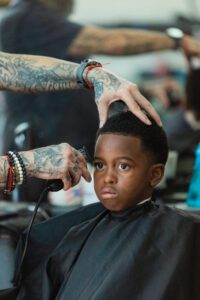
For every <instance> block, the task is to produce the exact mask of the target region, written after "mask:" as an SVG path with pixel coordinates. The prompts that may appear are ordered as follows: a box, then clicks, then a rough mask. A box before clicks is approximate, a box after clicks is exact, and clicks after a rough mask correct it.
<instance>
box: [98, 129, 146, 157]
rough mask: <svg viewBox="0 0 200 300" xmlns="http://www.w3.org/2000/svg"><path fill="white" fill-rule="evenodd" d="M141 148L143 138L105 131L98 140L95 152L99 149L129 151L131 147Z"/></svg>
mask: <svg viewBox="0 0 200 300" xmlns="http://www.w3.org/2000/svg"><path fill="white" fill-rule="evenodd" d="M132 148H135V149H138V150H139V149H141V139H140V138H139V137H134V136H130V135H123V134H118V133H116V134H115V133H104V134H101V135H99V137H98V138H97V141H96V146H95V154H96V153H97V152H99V151H106V152H107V153H109V151H122V152H125V153H126V152H129V151H130V149H132Z"/></svg>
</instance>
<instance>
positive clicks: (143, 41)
mask: <svg viewBox="0 0 200 300" xmlns="http://www.w3.org/2000/svg"><path fill="white" fill-rule="evenodd" d="M185 43H186V44H187V50H188V52H189V53H191V54H192V53H194V52H195V53H197V54H198V56H199V57H200V41H199V40H197V39H195V38H193V37H190V36H188V35H184V37H183V40H182V44H181V48H182V49H183V50H185ZM175 46H176V42H175V41H174V40H173V39H171V38H170V37H168V36H167V35H166V34H165V33H162V32H156V31H147V30H139V29H138V30H137V29H128V28H127V29H126V28H124V29H123V28H119V29H117V28H116V29H105V28H98V27H97V28H95V27H83V29H82V30H81V32H80V33H79V35H78V36H77V37H76V38H75V39H74V41H73V43H72V44H71V46H70V48H69V49H68V53H69V54H70V55H73V56H88V55H92V54H108V55H133V54H141V53H146V52H152V51H159V50H167V49H174V48H175Z"/></svg>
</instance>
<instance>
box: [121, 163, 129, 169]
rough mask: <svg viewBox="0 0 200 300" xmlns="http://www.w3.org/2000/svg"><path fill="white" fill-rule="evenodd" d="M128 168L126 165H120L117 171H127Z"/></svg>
mask: <svg viewBox="0 0 200 300" xmlns="http://www.w3.org/2000/svg"><path fill="white" fill-rule="evenodd" d="M128 168H129V166H128V165H127V164H126V163H120V164H119V169H120V170H128Z"/></svg>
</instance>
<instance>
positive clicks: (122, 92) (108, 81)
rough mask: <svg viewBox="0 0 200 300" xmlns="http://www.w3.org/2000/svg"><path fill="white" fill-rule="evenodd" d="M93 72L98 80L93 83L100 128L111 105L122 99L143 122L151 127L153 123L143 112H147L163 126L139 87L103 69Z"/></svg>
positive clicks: (96, 69)
mask: <svg viewBox="0 0 200 300" xmlns="http://www.w3.org/2000/svg"><path fill="white" fill-rule="evenodd" d="M91 72H96V73H95V76H96V79H98V80H95V81H94V82H93V84H94V90H95V100H96V103H97V107H98V111H99V118H100V127H102V126H103V124H104V123H105V121H106V119H107V117H108V110H109V105H110V104H111V103H113V102H114V101H118V100H119V99H121V100H122V101H123V102H124V103H125V104H126V106H127V107H128V109H129V110H130V111H131V112H132V113H133V114H134V115H136V116H137V117H138V118H139V119H140V120H141V121H142V122H144V123H146V124H147V125H150V124H151V122H150V120H149V119H148V117H147V116H146V114H145V113H144V112H143V111H145V112H147V113H148V114H149V115H150V116H151V117H152V118H153V119H154V120H155V121H156V122H157V124H158V125H159V126H162V122H161V120H160V117H159V115H158V114H157V112H156V111H155V109H154V108H153V106H152V105H151V103H150V102H149V101H148V100H147V99H146V98H145V97H144V96H143V95H142V94H141V93H140V91H139V89H138V87H137V85H135V84H134V83H132V82H130V81H127V80H124V79H123V78H120V77H117V76H116V75H115V74H113V73H111V72H109V71H107V70H105V69H102V68H95V69H93V70H91Z"/></svg>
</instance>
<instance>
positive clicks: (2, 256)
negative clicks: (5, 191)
mask: <svg viewBox="0 0 200 300" xmlns="http://www.w3.org/2000/svg"><path fill="white" fill-rule="evenodd" d="M33 208H34V207H33V205H29V204H26V203H25V204H23V205H22V204H14V203H9V202H3V201H1V202H0V290H2V289H7V288H10V287H12V285H13V284H12V279H13V275H14V269H15V250H16V246H17V242H18V240H19V238H20V235H21V233H22V232H23V231H24V230H25V229H26V228H27V226H28V224H29V221H30V218H31V216H32V211H33ZM47 219H48V215H47V213H46V212H45V211H44V210H43V209H41V208H40V209H39V211H38V214H37V217H36V219H35V223H40V222H42V221H44V220H47Z"/></svg>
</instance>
